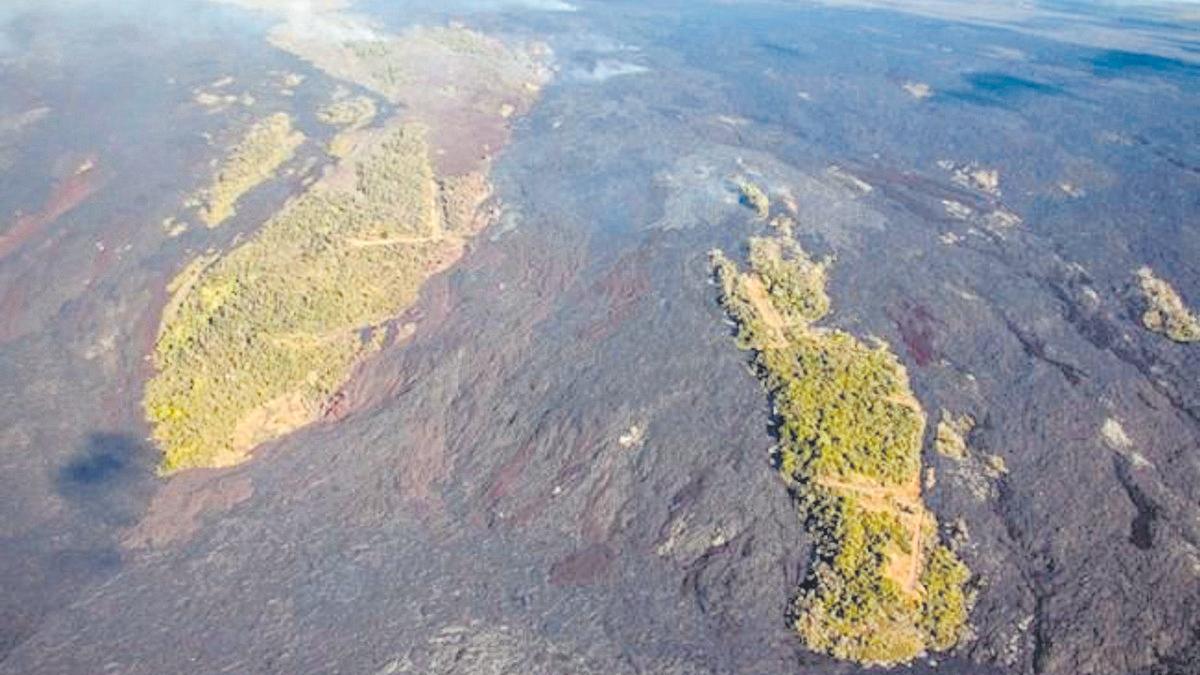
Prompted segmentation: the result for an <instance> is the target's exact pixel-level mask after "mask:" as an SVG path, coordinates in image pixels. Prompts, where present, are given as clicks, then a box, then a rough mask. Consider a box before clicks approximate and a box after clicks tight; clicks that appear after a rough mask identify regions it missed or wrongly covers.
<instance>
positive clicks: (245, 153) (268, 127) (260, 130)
mask: <svg viewBox="0 0 1200 675" xmlns="http://www.w3.org/2000/svg"><path fill="white" fill-rule="evenodd" d="M303 142H304V134H302V133H300V132H299V131H294V130H293V129H292V118H291V117H290V116H289V115H288V114H287V113H282V112H281V113H275V114H274V115H271V116H270V117H267V118H265V119H262V120H260V121H258V122H256V123H255V124H254V125H253V126H251V127H250V129H249V130H248V131H247V132H246V134H245V136H243V137H242V139H241V141H239V142H238V144H237V145H236V146H234V148H233V150H232V151H230V153H229V156H228V157H227V158H226V159H225V161H224V162H223V163H222V164H221V167H220V169H218V170H217V174H216V176H214V177H213V182H212V185H211V186H209V187H208V188H206V189H205V190H203V191H201V193H200V194H199V195H198V198H199V201H200V220H202V221H203V222H204V224H205V225H208V226H209V227H216V226H218V225H220V224H221V223H223V222H225V220H226V219H228V218H229V217H230V216H232V215H233V214H234V213H235V210H234V205H235V204H236V203H237V200H238V199H240V198H241V197H242V195H244V194H246V193H247V192H249V191H250V190H252V189H254V188H255V187H257V186H258V185H259V184H260V183H262V182H263V181H265V180H267V179H268V178H270V177H271V176H272V175H273V174H274V173H275V170H276V169H278V168H279V166H280V165H281V164H283V163H284V162H286V161H288V160H289V159H291V158H292V156H293V155H294V154H295V152H296V148H298V147H300V144H301V143H303Z"/></svg>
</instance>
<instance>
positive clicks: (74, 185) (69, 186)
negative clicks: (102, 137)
mask: <svg viewBox="0 0 1200 675" xmlns="http://www.w3.org/2000/svg"><path fill="white" fill-rule="evenodd" d="M99 187H100V175H99V172H98V170H97V169H96V156H95V155H91V156H89V157H87V158H85V159H84V160H83V161H82V162H81V163H80V164H79V168H78V169H77V170H76V171H75V172H74V173H72V174H71V175H69V176H67V177H66V178H64V179H62V180H60V181H59V182H58V184H57V185H55V186H54V190H53V191H52V192H51V193H50V197H49V198H48V199H47V200H46V203H45V204H44V205H43V206H42V208H41V210H39V211H38V212H36V213H30V214H25V215H18V216H17V222H16V223H15V224H14V225H13V226H12V228H10V229H9V230H8V231H7V232H5V233H4V234H0V259H4V258H6V257H8V255H9V254H11V253H12V252H13V251H15V250H17V249H18V248H20V247H21V246H22V245H24V244H25V243H26V242H27V241H29V240H30V239H32V238H33V237H34V236H36V235H37V234H38V233H39V232H41V231H42V230H43V229H45V228H46V227H47V226H49V225H51V224H52V223H54V221H56V220H58V219H59V218H61V217H62V216H64V215H66V214H67V213H69V212H71V211H73V210H74V209H75V208H76V207H78V206H79V205H80V204H82V203H83V202H84V201H85V200H86V199H87V198H88V197H90V196H92V194H93V193H95V192H96V190H97V189H99Z"/></svg>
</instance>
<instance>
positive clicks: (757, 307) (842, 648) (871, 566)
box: [711, 236, 969, 664]
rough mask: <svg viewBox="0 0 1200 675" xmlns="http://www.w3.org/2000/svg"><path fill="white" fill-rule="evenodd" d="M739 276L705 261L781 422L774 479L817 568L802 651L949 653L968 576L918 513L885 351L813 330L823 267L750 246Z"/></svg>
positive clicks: (779, 247)
mask: <svg viewBox="0 0 1200 675" xmlns="http://www.w3.org/2000/svg"><path fill="white" fill-rule="evenodd" d="M749 249H750V250H749V256H748V257H749V269H748V270H747V271H744V272H743V271H741V270H740V269H739V266H738V265H737V264H736V263H735V262H734V261H732V260H730V259H729V258H728V257H727V256H725V255H724V254H723V253H721V252H720V251H714V252H713V253H712V255H711V261H712V265H713V269H714V273H715V275H716V277H717V279H718V281H719V283H720V287H721V302H722V305H723V306H724V308H725V310H726V311H727V312H728V314H729V315H730V316H731V317H732V318H733V319H734V321H735V322H736V323H737V326H738V336H737V337H738V343H739V345H740V346H741V347H742V348H744V349H749V350H752V351H754V352H755V365H756V370H757V372H758V374H759V378H760V380H761V381H762V382H763V385H764V386H765V387H766V389H767V391H768V392H769V394H770V396H771V398H772V401H773V405H774V410H775V413H776V415H777V417H778V434H779V446H778V457H777V460H778V466H779V470H780V472H781V474H782V475H783V477H784V478H785V480H786V481H787V482H788V484H789V485H790V486H791V487H792V488H793V492H794V494H795V495H796V497H797V503H798V506H799V508H800V511H801V514H802V515H803V517H804V520H805V523H806V527H807V529H808V530H809V533H810V535H811V536H812V537H813V538H814V540H815V541H816V547H815V552H816V558H815V560H814V562H813V564H812V565H811V567H810V570H809V575H808V578H807V579H806V580H805V581H804V583H803V585H802V587H801V589H800V591H799V593H798V594H797V597H796V601H795V606H794V623H795V627H796V630H797V631H798V632H799V634H800V636H801V637H802V639H803V640H804V641H805V644H807V645H808V646H809V647H810V648H811V649H813V650H815V651H820V652H825V653H828V654H831V655H833V656H836V657H838V658H842V659H848V660H852V661H857V662H860V663H871V664H890V663H903V662H907V661H910V660H912V659H913V658H915V657H916V656H917V655H919V654H920V653H922V652H923V651H925V650H926V649H939V650H943V649H948V648H950V647H952V646H954V644H955V643H956V642H957V641H958V638H959V636H960V635H961V634H962V631H963V630H964V628H965V626H966V621H967V607H968V604H969V603H968V596H967V593H966V591H965V587H966V583H967V580H968V578H969V572H968V571H967V569H966V567H965V566H964V565H963V564H962V563H961V561H959V560H958V558H957V557H956V556H955V555H954V553H953V552H952V551H950V550H949V549H948V548H946V547H944V546H942V545H940V544H938V543H937V523H936V520H935V519H934V518H933V516H932V514H930V513H929V512H928V511H927V510H926V509H925V508H924V505H923V504H922V503H921V501H920V487H919V476H920V471H921V446H922V437H923V434H924V429H925V416H924V413H923V412H922V410H921V408H920V405H919V404H918V402H917V401H916V398H915V397H914V396H913V394H912V392H911V390H910V388H909V385H908V378H907V374H906V373H905V371H904V368H903V367H902V366H901V365H900V363H899V362H898V361H897V359H896V358H895V356H893V355H892V353H891V352H890V351H889V350H888V349H887V348H886V347H885V346H882V345H879V346H868V345H866V344H864V343H863V342H861V341H859V340H858V339H856V338H855V337H854V336H852V335H850V334H849V333H846V332H844V331H838V330H829V329H824V328H820V327H817V326H816V325H815V322H817V321H819V320H820V319H822V318H823V317H824V316H825V315H826V313H827V312H828V311H829V297H828V295H827V294H826V291H825V285H826V269H827V265H828V263H827V262H815V261H813V260H811V258H810V257H809V256H808V255H807V254H806V253H805V252H804V251H803V249H801V248H800V246H799V245H798V244H797V243H796V242H795V241H794V240H792V239H791V238H790V237H787V236H776V237H765V238H752V239H751V240H750V242H749Z"/></svg>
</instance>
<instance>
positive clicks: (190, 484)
mask: <svg viewBox="0 0 1200 675" xmlns="http://www.w3.org/2000/svg"><path fill="white" fill-rule="evenodd" d="M253 494H254V486H253V484H252V483H251V481H250V477H249V476H245V475H238V476H230V475H229V474H228V472H227V471H224V470H216V471H210V470H198V471H190V472H187V473H184V474H181V475H179V476H177V477H175V478H173V479H171V480H170V481H169V482H167V484H166V485H165V486H163V488H162V489H161V490H159V491H158V493H157V494H155V495H154V499H153V500H151V502H150V507H149V509H147V511H146V515H145V516H144V517H143V518H142V520H141V522H139V523H138V524H137V525H135V526H134V527H132V528H130V529H129V530H127V531H126V532H125V535H124V536H123V537H122V538H121V543H122V545H124V546H125V547H126V548H161V547H164V546H167V545H169V544H174V543H178V542H182V541H186V540H187V539H188V538H189V537H191V535H192V534H193V533H194V532H196V530H197V529H199V527H200V525H201V520H202V519H203V517H204V516H205V515H209V514H214V513H223V512H225V511H228V510H229V509H231V508H233V507H234V506H236V505H238V504H240V503H242V502H244V501H246V500H247V499H249V498H250V497H251V495H253Z"/></svg>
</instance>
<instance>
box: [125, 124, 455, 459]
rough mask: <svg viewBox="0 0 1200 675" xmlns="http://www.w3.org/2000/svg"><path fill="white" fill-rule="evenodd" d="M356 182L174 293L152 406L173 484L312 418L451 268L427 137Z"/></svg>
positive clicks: (400, 145) (384, 146)
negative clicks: (440, 268) (436, 274)
mask: <svg viewBox="0 0 1200 675" xmlns="http://www.w3.org/2000/svg"><path fill="white" fill-rule="evenodd" d="M355 177H356V180H355V181H352V182H353V183H354V184H353V187H348V188H344V189H341V188H336V187H334V186H332V185H326V184H322V183H319V184H317V185H316V186H314V187H313V188H311V189H310V190H309V191H308V192H306V193H304V194H303V195H301V196H300V197H298V198H297V199H296V200H295V201H293V202H292V203H290V204H289V205H288V206H287V207H285V209H284V210H282V211H281V212H279V213H278V214H277V215H276V216H275V217H273V218H272V219H271V220H270V221H269V222H267V223H266V224H265V225H264V226H263V227H262V229H261V230H260V231H259V232H258V233H257V234H256V235H255V236H254V237H253V238H251V239H250V240H248V241H246V242H245V243H243V244H242V245H240V246H238V247H237V248H235V249H233V250H232V251H230V252H229V253H228V254H226V255H225V256H223V257H221V258H219V259H211V258H210V259H204V260H203V261H202V262H201V263H197V264H196V265H193V266H191V267H189V268H188V269H186V270H185V271H184V272H183V273H182V274H181V275H180V278H179V280H178V281H177V283H176V284H174V285H173V289H174V292H175V297H174V298H173V299H172V301H171V303H170V304H169V308H168V312H166V313H165V315H164V317H163V325H162V330H161V333H160V335H159V339H158V343H157V345H156V348H155V352H154V365H155V367H156V369H157V374H156V375H155V377H154V378H153V379H151V380H150V382H149V383H148V384H147V387H146V395H145V408H146V413H147V415H148V417H149V419H150V421H151V423H152V425H153V433H154V438H155V440H156V441H157V442H158V444H159V446H160V447H161V448H162V450H163V461H162V466H161V468H162V470H163V471H164V472H171V471H176V470H179V469H185V468H190V467H203V466H221V465H228V464H233V463H236V462H238V461H240V460H241V459H242V458H243V457H244V455H245V453H246V452H247V451H248V450H250V449H251V448H252V447H253V446H254V445H257V444H258V443H261V442H262V441H264V440H267V439H269V438H272V437H275V436H278V435H280V434H282V433H285V432H286V431H289V430H291V429H294V428H296V427H298V426H301V425H303V424H305V423H307V422H309V421H311V420H312V419H314V417H315V416H316V414H317V413H318V412H319V407H320V405H321V403H322V402H323V401H324V400H325V398H326V397H328V396H329V395H330V394H332V393H333V392H334V391H335V390H336V388H337V387H338V386H339V385H340V384H341V383H342V382H343V381H344V380H345V379H346V378H347V377H348V375H349V373H350V370H351V368H352V366H353V365H354V364H355V363H356V362H357V361H358V360H359V359H360V358H361V357H362V356H363V355H364V354H366V353H369V352H370V351H371V350H372V349H374V348H376V347H377V345H378V339H377V334H378V329H377V328H376V326H377V325H378V324H379V323H381V322H383V321H384V320H386V319H388V318H389V317H392V316H394V315H396V314H397V313H398V312H399V311H400V310H402V309H403V308H404V307H405V306H407V305H409V304H411V303H412V302H413V301H414V300H415V299H416V295H417V291H418V288H419V287H420V284H421V283H422V282H423V281H424V280H425V278H426V276H427V275H428V274H429V273H430V271H431V270H432V269H433V268H434V267H435V266H436V265H437V264H438V263H439V260H440V258H441V257H443V256H444V244H441V243H439V241H438V239H437V238H436V237H434V236H433V235H434V234H436V232H437V230H438V222H437V206H438V196H437V189H436V183H435V181H434V176H433V171H432V169H431V167H430V163H429V157H428V150H427V148H426V145H425V141H424V137H423V133H422V132H421V131H420V130H418V129H415V128H403V129H399V130H396V131H394V132H392V133H391V134H390V135H389V136H387V137H386V138H385V139H384V140H383V141H382V142H381V143H378V144H377V145H376V146H375V147H374V149H373V151H372V152H371V153H370V154H369V155H368V156H367V157H365V158H363V159H362V161H360V162H358V164H357V172H356V175H355ZM373 333H374V334H375V335H376V337H375V339H372V335H373Z"/></svg>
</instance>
